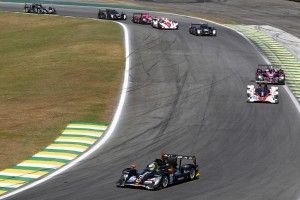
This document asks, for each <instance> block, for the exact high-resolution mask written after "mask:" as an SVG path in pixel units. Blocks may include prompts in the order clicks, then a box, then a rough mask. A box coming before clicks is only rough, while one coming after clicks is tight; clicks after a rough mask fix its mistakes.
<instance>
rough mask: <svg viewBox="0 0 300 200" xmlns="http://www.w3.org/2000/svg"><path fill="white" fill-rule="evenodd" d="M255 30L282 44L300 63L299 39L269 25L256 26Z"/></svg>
mask: <svg viewBox="0 0 300 200" xmlns="http://www.w3.org/2000/svg"><path fill="white" fill-rule="evenodd" d="M299 23H300V22H299ZM256 28H257V29H258V30H260V31H262V32H264V33H266V34H268V35H269V36H271V37H272V38H273V39H274V40H275V41H277V42H279V43H280V44H282V45H283V46H284V47H285V48H286V49H287V50H288V51H290V52H291V53H292V54H293V55H294V56H295V57H296V58H297V59H298V60H299V61H300V39H299V38H298V37H296V36H294V35H292V34H289V33H287V32H285V31H283V30H281V29H279V28H275V27H272V26H269V25H257V26H256Z"/></svg>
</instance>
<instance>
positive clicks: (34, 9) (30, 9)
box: [24, 3, 56, 14]
mask: <svg viewBox="0 0 300 200" xmlns="http://www.w3.org/2000/svg"><path fill="white" fill-rule="evenodd" d="M24 12H25V13H37V14H56V10H55V8H53V7H49V8H48V9H47V8H45V7H44V6H42V4H38V3H33V4H25V6H24Z"/></svg>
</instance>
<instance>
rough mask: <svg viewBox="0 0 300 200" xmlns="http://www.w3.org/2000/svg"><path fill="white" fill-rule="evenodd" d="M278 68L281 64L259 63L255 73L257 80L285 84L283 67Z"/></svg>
mask: <svg viewBox="0 0 300 200" xmlns="http://www.w3.org/2000/svg"><path fill="white" fill-rule="evenodd" d="M275 67H276V68H275ZM278 68H279V66H275V65H258V68H257V70H256V75H255V80H256V82H258V83H259V82H264V83H268V84H281V85H284V84H285V73H284V71H283V70H282V69H280V68H279V69H278Z"/></svg>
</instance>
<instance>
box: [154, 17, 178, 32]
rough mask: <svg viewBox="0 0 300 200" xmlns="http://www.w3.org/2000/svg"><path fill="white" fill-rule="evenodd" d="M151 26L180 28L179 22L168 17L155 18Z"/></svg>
mask: <svg viewBox="0 0 300 200" xmlns="http://www.w3.org/2000/svg"><path fill="white" fill-rule="evenodd" d="M151 26H152V27H153V28H157V29H169V30H178V28H179V25H178V22H176V21H173V20H170V19H168V18H163V17H160V18H153V20H152V23H151Z"/></svg>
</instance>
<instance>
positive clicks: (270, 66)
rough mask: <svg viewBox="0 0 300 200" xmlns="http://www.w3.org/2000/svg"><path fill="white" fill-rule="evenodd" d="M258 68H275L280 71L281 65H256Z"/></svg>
mask: <svg viewBox="0 0 300 200" xmlns="http://www.w3.org/2000/svg"><path fill="white" fill-rule="evenodd" d="M258 67H259V68H276V69H280V68H281V65H268V64H260V65H258Z"/></svg>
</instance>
